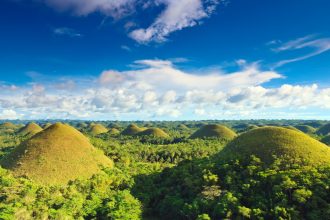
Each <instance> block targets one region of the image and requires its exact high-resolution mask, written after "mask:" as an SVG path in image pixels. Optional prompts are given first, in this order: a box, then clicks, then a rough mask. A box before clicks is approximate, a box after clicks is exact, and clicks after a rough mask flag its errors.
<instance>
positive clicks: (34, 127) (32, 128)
mask: <svg viewBox="0 0 330 220" xmlns="http://www.w3.org/2000/svg"><path fill="white" fill-rule="evenodd" d="M42 130H43V129H42V128H41V127H40V126H39V125H38V124H36V123H34V122H32V123H29V124H27V125H26V126H24V127H22V128H21V129H19V130H18V134H19V135H22V136H33V135H35V134H37V133H39V132H40V131H42Z"/></svg>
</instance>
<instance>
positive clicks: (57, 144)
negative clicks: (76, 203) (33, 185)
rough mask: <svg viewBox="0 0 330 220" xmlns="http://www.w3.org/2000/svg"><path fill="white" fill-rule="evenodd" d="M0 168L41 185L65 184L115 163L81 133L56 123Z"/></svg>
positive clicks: (27, 143)
mask: <svg viewBox="0 0 330 220" xmlns="http://www.w3.org/2000/svg"><path fill="white" fill-rule="evenodd" d="M1 165H2V166H3V167H4V168H7V169H10V170H12V171H13V173H14V175H15V176H27V177H28V178H30V179H32V180H34V181H36V182H38V183H42V184H65V183H67V182H68V181H69V180H74V179H77V178H88V177H90V176H91V175H93V174H95V173H97V172H100V166H107V167H112V166H113V162H112V161H111V160H110V159H108V158H107V157H106V156H104V155H103V153H102V152H101V151H99V150H97V149H96V148H94V147H93V146H92V145H91V144H90V142H89V140H88V139H87V138H86V137H85V136H84V135H83V134H81V133H80V132H79V131H77V130H76V129H74V128H73V127H71V126H69V125H66V124H61V123H56V124H54V125H52V126H50V127H49V128H47V129H46V130H44V131H42V132H39V133H38V134H36V135H35V136H33V137H32V138H31V139H29V140H27V141H25V142H23V143H22V144H21V145H19V146H18V147H17V148H15V149H14V150H13V151H12V152H11V153H10V154H9V155H8V156H6V157H5V158H4V159H3V160H2V161H1Z"/></svg>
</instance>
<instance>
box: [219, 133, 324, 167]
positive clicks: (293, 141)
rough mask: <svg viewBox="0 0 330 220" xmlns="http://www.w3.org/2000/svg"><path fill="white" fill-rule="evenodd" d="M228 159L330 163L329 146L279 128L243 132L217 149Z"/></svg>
mask: <svg viewBox="0 0 330 220" xmlns="http://www.w3.org/2000/svg"><path fill="white" fill-rule="evenodd" d="M221 154H222V155H223V156H224V157H226V158H230V159H235V158H248V157H249V156H250V155H255V156H257V157H259V158H261V159H262V161H265V162H266V163H272V162H273V156H276V157H285V158H288V159H289V160H292V161H296V162H301V161H305V162H306V163H307V164H311V165H316V164H320V163H329V162H330V148H329V147H327V146H326V145H324V144H323V143H321V142H319V141H317V140H315V139H313V138H311V137H310V136H308V135H306V134H304V133H302V132H297V131H294V130H291V129H287V128H282V127H262V128H257V129H253V130H251V131H248V132H246V133H243V134H242V135H240V136H239V137H237V138H236V139H234V140H233V141H232V142H231V143H229V144H228V146H227V147H225V148H224V150H223V151H222V152H221Z"/></svg>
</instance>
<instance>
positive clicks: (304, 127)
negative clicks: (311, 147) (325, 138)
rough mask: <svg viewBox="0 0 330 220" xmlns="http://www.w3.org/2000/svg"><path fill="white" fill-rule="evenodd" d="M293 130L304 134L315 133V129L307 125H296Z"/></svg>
mask: <svg viewBox="0 0 330 220" xmlns="http://www.w3.org/2000/svg"><path fill="white" fill-rule="evenodd" d="M295 128H297V129H298V130H300V131H302V132H304V133H306V134H314V133H315V132H316V129H315V128H313V127H312V126H309V125H296V126H295Z"/></svg>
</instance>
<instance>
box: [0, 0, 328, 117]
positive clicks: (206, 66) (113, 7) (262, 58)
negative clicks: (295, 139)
mask: <svg viewBox="0 0 330 220" xmlns="http://www.w3.org/2000/svg"><path fill="white" fill-rule="evenodd" d="M329 9H330V1H328V0H290V1H287V0H180V1H177V0H93V1H90V0H2V1H1V3H0V119H32V120H35V119H81V120H206V119H330V28H329V27H330V14H329Z"/></svg>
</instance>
